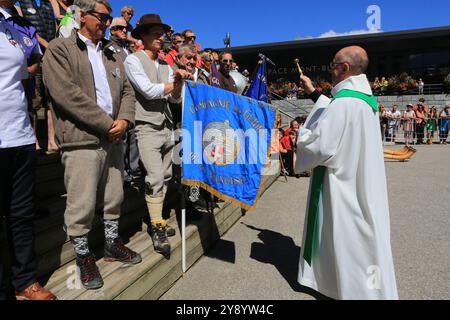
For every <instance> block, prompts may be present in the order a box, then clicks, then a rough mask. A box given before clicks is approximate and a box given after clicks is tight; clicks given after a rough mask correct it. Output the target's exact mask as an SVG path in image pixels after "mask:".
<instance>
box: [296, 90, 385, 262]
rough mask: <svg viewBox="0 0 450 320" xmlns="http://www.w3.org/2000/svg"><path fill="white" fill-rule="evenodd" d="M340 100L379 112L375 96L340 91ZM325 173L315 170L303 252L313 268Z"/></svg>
mask: <svg viewBox="0 0 450 320" xmlns="http://www.w3.org/2000/svg"><path fill="white" fill-rule="evenodd" d="M339 98H356V99H360V100H363V101H365V102H366V103H367V104H368V105H369V106H370V107H371V108H372V109H373V110H374V111H375V112H378V102H377V99H376V98H375V97H374V96H373V95H367V94H365V93H362V92H359V91H354V90H348V89H344V90H341V91H339V92H338V93H337V94H336V95H335V96H334V98H333V99H332V100H331V102H333V101H334V100H336V99H339ZM331 102H330V103H331ZM325 172H326V167H323V166H318V167H316V168H314V170H313V175H312V182H311V192H310V195H309V207H308V222H307V226H306V239H305V248H304V251H303V258H304V259H305V261H306V262H307V263H308V264H309V265H310V266H312V265H311V261H312V259H313V257H315V256H316V254H317V249H318V247H319V200H320V197H321V195H322V191H323V178H324V176H325Z"/></svg>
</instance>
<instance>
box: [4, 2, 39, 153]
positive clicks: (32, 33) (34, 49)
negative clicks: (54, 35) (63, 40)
mask: <svg viewBox="0 0 450 320" xmlns="http://www.w3.org/2000/svg"><path fill="white" fill-rule="evenodd" d="M1 10H2V13H3V16H4V17H5V19H6V21H7V22H8V23H9V24H10V25H11V26H12V27H13V28H14V29H16V30H17V31H18V32H19V34H20V36H21V37H22V42H23V44H24V47H23V48H24V53H25V57H26V59H27V65H28V73H29V74H30V76H35V75H36V73H37V72H38V71H39V70H40V64H41V58H42V51H41V49H40V46H39V42H38V39H37V35H36V28H35V27H33V25H32V24H31V23H29V22H28V21H26V20H25V19H24V18H23V17H21V16H20V15H19V13H18V12H17V10H16V8H15V7H14V1H5V2H4V6H3V7H2V8H1ZM26 84H27V85H26V88H25V93H26V97H27V104H28V112H29V113H30V115H31V118H32V126H33V129H34V131H35V132H36V129H37V123H38V121H37V110H36V109H34V108H33V103H32V101H33V95H34V91H35V83H34V78H30V79H28V80H27V81H26ZM36 151H38V152H41V151H42V149H41V147H40V145H39V141H38V140H37V139H36Z"/></svg>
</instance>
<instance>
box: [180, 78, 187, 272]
mask: <svg viewBox="0 0 450 320" xmlns="http://www.w3.org/2000/svg"><path fill="white" fill-rule="evenodd" d="M185 91H186V81H183V88H182V90H181V96H182V97H183V101H182V104H181V123H183V116H184V100H185V99H184V94H185ZM181 128H183V126H181ZM181 139H183V136H182V135H181ZM181 143H183V140H182V141H181ZM182 150H183V149H182ZM181 159H182V160H181V176H180V180H181V179H183V156H182V158H181ZM180 188H181V268H182V271H183V277H184V275H185V273H186V270H187V268H186V199H185V195H184V190H183V189H184V187H183V184H182V183H181V181H180Z"/></svg>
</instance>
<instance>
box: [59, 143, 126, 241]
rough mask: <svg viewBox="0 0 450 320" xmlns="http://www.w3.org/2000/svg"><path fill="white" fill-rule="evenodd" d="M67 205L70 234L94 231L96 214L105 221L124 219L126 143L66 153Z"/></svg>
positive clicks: (66, 220) (80, 234) (67, 224)
mask: <svg viewBox="0 0 450 320" xmlns="http://www.w3.org/2000/svg"><path fill="white" fill-rule="evenodd" d="M62 163H63V166H64V168H65V172H64V184H65V186H66V190H67V206H66V211H65V213H64V222H65V225H66V228H67V234H68V235H69V236H72V237H77V236H83V235H85V234H87V233H89V231H90V230H91V228H92V222H93V220H94V215H95V211H96V209H97V210H101V211H102V212H103V214H104V219H105V220H114V219H118V218H119V217H120V208H121V204H122V202H123V148H122V144H111V143H109V142H103V143H101V145H100V146H99V147H92V148H87V147H85V148H76V149H71V150H67V151H63V154H62Z"/></svg>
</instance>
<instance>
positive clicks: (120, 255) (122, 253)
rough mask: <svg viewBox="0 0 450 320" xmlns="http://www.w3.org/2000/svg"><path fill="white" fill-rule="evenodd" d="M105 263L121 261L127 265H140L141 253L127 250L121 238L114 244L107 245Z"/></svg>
mask: <svg viewBox="0 0 450 320" xmlns="http://www.w3.org/2000/svg"><path fill="white" fill-rule="evenodd" d="M104 257H105V261H108V262H113V261H119V262H122V263H126V264H138V263H140V262H142V258H141V256H140V255H139V253H137V252H134V251H133V250H131V249H129V248H127V247H126V246H125V245H124V244H123V242H122V240H121V239H120V238H117V239H115V240H114V242H113V243H108V242H106V243H105V256H104Z"/></svg>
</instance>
